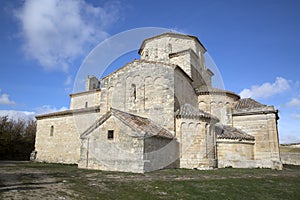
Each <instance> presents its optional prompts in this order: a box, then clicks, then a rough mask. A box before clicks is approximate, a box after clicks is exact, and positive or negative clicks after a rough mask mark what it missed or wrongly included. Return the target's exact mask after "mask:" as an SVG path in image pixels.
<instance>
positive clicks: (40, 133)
mask: <svg viewBox="0 0 300 200" xmlns="http://www.w3.org/2000/svg"><path fill="white" fill-rule="evenodd" d="M97 117H98V114H97V113H95V112H94V111H91V112H88V113H82V114H75V115H73V113H72V112H69V113H68V114H61V115H53V116H49V117H45V118H38V120H37V132H36V143H35V150H36V151H37V157H36V160H37V161H39V162H53V163H78V161H79V155H80V140H79V135H80V134H81V133H82V132H83V131H85V130H86V129H87V128H88V127H89V126H90V125H91V124H92V123H93V122H94V121H95V120H96V119H97Z"/></svg>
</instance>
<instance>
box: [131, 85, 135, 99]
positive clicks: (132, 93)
mask: <svg viewBox="0 0 300 200" xmlns="http://www.w3.org/2000/svg"><path fill="white" fill-rule="evenodd" d="M131 97H132V99H133V100H136V85H135V84H131Z"/></svg>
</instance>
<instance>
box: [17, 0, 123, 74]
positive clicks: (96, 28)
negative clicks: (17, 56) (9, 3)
mask: <svg viewBox="0 0 300 200" xmlns="http://www.w3.org/2000/svg"><path fill="white" fill-rule="evenodd" d="M119 8H120V6H119V4H118V2H109V3H108V4H106V5H104V6H102V7H99V6H98V7H97V6H93V5H92V4H89V3H86V2H85V1H84V0H38V1H36V0H25V1H24V4H23V6H22V7H21V8H20V9H19V10H17V11H16V12H15V16H16V17H17V19H18V20H19V21H20V22H21V25H22V26H21V30H22V32H21V35H22V38H23V39H24V45H23V50H24V52H25V54H26V55H27V56H28V57H29V58H31V59H34V60H37V61H38V62H39V63H40V64H41V66H43V68H44V69H47V70H53V69H58V70H63V71H68V68H69V66H70V65H71V64H72V62H74V60H75V59H76V58H79V57H80V56H83V55H84V54H85V53H87V52H88V51H89V50H90V49H89V48H90V47H91V46H94V45H95V44H97V43H98V42H99V41H101V40H103V39H104V38H105V37H107V36H108V33H107V32H106V29H107V28H108V27H109V26H110V25H112V24H113V23H114V22H115V21H116V20H117V19H118V13H119Z"/></svg>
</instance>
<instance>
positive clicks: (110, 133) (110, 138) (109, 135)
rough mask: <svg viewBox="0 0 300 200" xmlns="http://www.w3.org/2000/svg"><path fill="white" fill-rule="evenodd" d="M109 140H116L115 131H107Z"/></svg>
mask: <svg viewBox="0 0 300 200" xmlns="http://www.w3.org/2000/svg"><path fill="white" fill-rule="evenodd" d="M107 139H109V140H112V139H114V131H113V130H108V131H107Z"/></svg>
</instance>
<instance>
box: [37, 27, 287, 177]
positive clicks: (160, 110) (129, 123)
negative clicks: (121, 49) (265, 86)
mask: <svg viewBox="0 0 300 200" xmlns="http://www.w3.org/2000/svg"><path fill="white" fill-rule="evenodd" d="M205 52H206V49H205V48H204V46H203V45H202V44H201V43H200V41H199V40H198V39H197V37H195V36H188V35H181V34H176V33H165V34H162V35H159V36H155V37H152V38H148V39H146V40H145V41H144V42H143V43H142V46H141V48H140V50H139V53H140V55H141V60H134V61H133V62H130V63H127V64H126V65H125V66H123V67H122V68H120V69H118V70H117V71H115V72H113V73H111V74H109V75H108V76H106V77H103V78H102V79H101V80H98V79H97V78H96V77H93V76H92V77H87V82H86V91H85V92H81V93H76V94H71V95H70V98H71V102H70V110H68V111H63V112H58V113H51V114H46V115H41V116H37V119H38V126H37V137H36V151H37V155H36V160H37V161H45V162H62V163H78V165H79V167H81V168H89V169H101V170H112V171H128V172H138V173H143V172H146V171H153V170H157V169H162V168H166V167H172V168H176V167H181V168H199V169H211V168H214V167H217V166H218V167H229V166H231V167H242V168H245V167H268V168H277V169H281V167H282V164H281V162H280V155H279V146H278V130H277V119H278V116H277V111H276V110H275V109H274V107H272V106H266V105H263V104H260V103H258V102H256V101H254V100H252V99H240V97H239V96H238V95H237V94H235V93H233V92H230V91H225V90H222V89H218V88H213V87H212V83H211V78H212V76H213V72H212V71H210V70H209V69H208V68H207V67H206V64H205V59H204V56H203V54H204V53H205ZM118 113H119V114H118ZM217 122H218V123H219V124H221V125H222V126H221V127H223V128H221V129H218V130H221V131H227V132H226V134H222V132H218V131H217V132H216V130H217V129H215V126H216V123H217ZM226 127H227V128H226ZM230 127H231V128H230ZM237 128H238V129H237ZM160 129H161V130H160ZM220 134H221V135H222V137H221V136H220ZM244 136H245V137H244Z"/></svg>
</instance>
